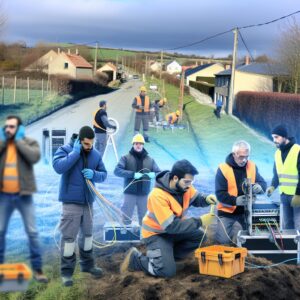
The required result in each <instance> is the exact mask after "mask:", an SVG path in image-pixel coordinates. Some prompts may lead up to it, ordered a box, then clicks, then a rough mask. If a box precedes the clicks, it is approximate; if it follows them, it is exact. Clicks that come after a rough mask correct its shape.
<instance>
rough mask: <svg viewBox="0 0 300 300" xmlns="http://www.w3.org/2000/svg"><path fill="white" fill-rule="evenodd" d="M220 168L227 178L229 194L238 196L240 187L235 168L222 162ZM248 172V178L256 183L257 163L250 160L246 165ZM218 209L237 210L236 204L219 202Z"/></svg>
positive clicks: (230, 211)
mask: <svg viewBox="0 0 300 300" xmlns="http://www.w3.org/2000/svg"><path fill="white" fill-rule="evenodd" d="M219 168H220V170H221V172H222V174H223V176H224V177H225V178H226V180H227V185H228V194H229V195H230V196H235V197H237V196H238V187H237V184H236V180H235V176H234V172H233V168H232V167H231V166H229V165H228V164H226V163H224V164H220V165H219ZM246 174H247V178H250V179H251V183H255V180H256V166H255V163H254V162H252V161H250V160H248V162H247V165H246ZM217 208H218V210H222V211H224V212H227V213H231V214H232V213H233V212H234V211H235V210H236V206H232V205H228V204H224V203H221V202H219V204H218V206H217Z"/></svg>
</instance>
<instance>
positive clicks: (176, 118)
mask: <svg viewBox="0 0 300 300" xmlns="http://www.w3.org/2000/svg"><path fill="white" fill-rule="evenodd" d="M170 117H172V120H171V122H170V120H169V119H170ZM177 120H178V116H177V115H176V113H174V112H173V113H170V114H167V115H166V121H167V122H168V123H169V122H170V124H174V123H175V122H176V121H177Z"/></svg>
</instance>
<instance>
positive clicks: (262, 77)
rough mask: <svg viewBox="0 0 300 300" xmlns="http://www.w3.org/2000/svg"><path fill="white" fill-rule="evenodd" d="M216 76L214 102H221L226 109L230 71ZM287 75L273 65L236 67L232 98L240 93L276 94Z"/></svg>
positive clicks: (260, 64)
mask: <svg viewBox="0 0 300 300" xmlns="http://www.w3.org/2000/svg"><path fill="white" fill-rule="evenodd" d="M215 75H216V86H215V93H214V101H216V100H217V99H218V98H221V99H222V100H223V103H225V107H226V108H227V107H228V97H229V88H230V81H231V69H228V70H224V71H221V72H219V73H217V74H215ZM286 76H288V73H287V71H286V70H284V68H283V67H282V66H279V65H277V64H273V63H249V64H247V63H246V64H243V65H238V66H237V67H236V71H235V82H234V91H233V95H234V96H233V97H234V98H235V96H236V94H237V93H238V92H240V91H254V92H277V91H280V90H281V85H282V82H283V81H284V80H285V78H286Z"/></svg>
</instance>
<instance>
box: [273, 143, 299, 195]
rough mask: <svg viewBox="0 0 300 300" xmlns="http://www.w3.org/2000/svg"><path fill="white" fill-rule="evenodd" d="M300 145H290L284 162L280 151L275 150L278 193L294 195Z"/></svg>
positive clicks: (297, 175)
mask: <svg viewBox="0 0 300 300" xmlns="http://www.w3.org/2000/svg"><path fill="white" fill-rule="evenodd" d="M299 151H300V146H299V145H297V144H295V145H293V146H292V147H291V149H290V151H289V153H288V155H287V157H286V159H285V161H284V163H283V162H282V157H281V151H280V150H279V149H278V150H277V151H276V152H275V165H276V171H277V174H278V179H279V191H280V194H282V193H285V194H287V195H295V193H296V188H297V185H298V181H299V174H298V169H297V162H298V155H299Z"/></svg>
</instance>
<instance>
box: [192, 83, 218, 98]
mask: <svg viewBox="0 0 300 300" xmlns="http://www.w3.org/2000/svg"><path fill="white" fill-rule="evenodd" d="M189 85H190V86H191V87H193V88H195V89H197V90H198V91H200V92H201V93H203V94H206V95H209V96H210V97H212V98H213V97H214V85H213V84H210V83H206V82H198V81H190V82H189Z"/></svg>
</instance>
